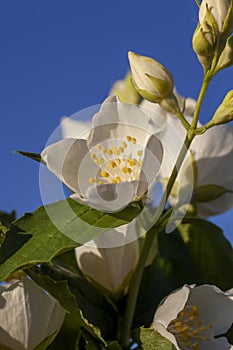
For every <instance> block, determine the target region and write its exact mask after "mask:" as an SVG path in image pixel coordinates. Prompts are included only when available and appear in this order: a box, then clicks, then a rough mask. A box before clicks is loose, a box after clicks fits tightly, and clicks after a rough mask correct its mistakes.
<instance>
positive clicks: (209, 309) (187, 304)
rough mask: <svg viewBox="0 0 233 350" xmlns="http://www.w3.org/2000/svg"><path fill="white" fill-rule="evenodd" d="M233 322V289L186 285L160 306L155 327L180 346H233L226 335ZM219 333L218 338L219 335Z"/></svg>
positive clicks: (205, 349)
mask: <svg viewBox="0 0 233 350" xmlns="http://www.w3.org/2000/svg"><path fill="white" fill-rule="evenodd" d="M232 322H233V289H231V290H230V291H228V292H225V293H224V292H222V291H221V290H220V289H219V288H217V287H216V286H211V285H202V286H197V287H196V286H194V285H191V286H190V285H185V286H183V287H182V288H180V289H178V290H177V291H175V292H173V293H172V294H170V295H169V296H168V297H166V298H165V299H164V300H163V302H162V303H161V305H160V306H159V307H158V309H157V311H156V313H155V316H154V321H153V327H154V328H155V329H156V330H157V331H158V332H159V333H160V334H161V335H162V336H164V337H165V338H167V339H169V340H170V341H171V342H172V344H174V345H175V346H176V349H177V350H230V349H233V346H231V345H230V344H229V343H228V341H227V339H226V338H225V337H219V338H218V336H221V335H223V334H224V333H226V332H227V330H228V329H229V328H230V327H231V324H232ZM216 337H217V338H216Z"/></svg>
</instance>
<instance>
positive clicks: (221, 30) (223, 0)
mask: <svg viewBox="0 0 233 350" xmlns="http://www.w3.org/2000/svg"><path fill="white" fill-rule="evenodd" d="M232 9H233V1H232V0H203V1H202V3H201V5H200V10H199V22H198V25H197V28H196V30H195V32H194V34H193V49H194V51H195V52H196V54H197V57H198V59H199V61H200V62H201V64H202V65H203V67H204V68H205V69H209V68H210V67H211V65H212V61H213V58H214V57H216V58H217V60H219V59H220V62H219V64H220V66H219V64H218V66H217V67H216V71H218V70H220V69H222V68H224V67H227V66H229V65H231V64H232V55H233V51H232V39H230V35H231V33H232V30H233V11H232Z"/></svg>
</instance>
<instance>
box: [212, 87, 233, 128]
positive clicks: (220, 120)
mask: <svg viewBox="0 0 233 350" xmlns="http://www.w3.org/2000/svg"><path fill="white" fill-rule="evenodd" d="M232 120H233V90H230V91H229V92H228V93H227V94H226V96H225V98H224V99H223V101H222V103H221V105H220V106H219V107H218V108H217V110H216V112H215V113H214V116H213V118H212V120H211V122H210V123H212V124H213V125H219V124H225V123H228V122H230V121H232Z"/></svg>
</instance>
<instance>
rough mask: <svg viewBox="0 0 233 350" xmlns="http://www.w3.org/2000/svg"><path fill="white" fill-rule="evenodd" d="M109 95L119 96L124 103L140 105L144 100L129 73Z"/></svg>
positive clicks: (116, 83) (117, 82) (117, 83)
mask: <svg viewBox="0 0 233 350" xmlns="http://www.w3.org/2000/svg"><path fill="white" fill-rule="evenodd" d="M109 95H117V96H118V97H119V99H120V100H121V101H122V102H126V103H133V104H139V103H140V102H141V100H142V97H141V95H140V94H139V93H138V92H137V90H136V89H135V87H134V84H133V83H132V74H131V72H129V73H128V74H127V75H126V76H125V78H124V79H122V80H118V81H116V82H115V84H114V85H113V87H112V89H111V91H110V93H109Z"/></svg>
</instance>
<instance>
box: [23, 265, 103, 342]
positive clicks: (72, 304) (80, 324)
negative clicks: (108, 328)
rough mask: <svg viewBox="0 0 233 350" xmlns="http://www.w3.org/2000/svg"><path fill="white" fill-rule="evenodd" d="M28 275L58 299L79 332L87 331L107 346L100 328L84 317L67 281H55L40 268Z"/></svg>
mask: <svg viewBox="0 0 233 350" xmlns="http://www.w3.org/2000/svg"><path fill="white" fill-rule="evenodd" d="M35 271H36V272H35ZM28 274H29V276H30V277H31V278H32V279H33V280H34V281H35V282H36V283H37V284H38V285H39V286H41V287H42V288H44V289H45V290H47V291H48V292H49V293H50V294H51V295H52V296H53V297H54V298H56V299H57V300H58V301H59V303H60V305H61V306H62V307H63V309H64V310H65V311H66V312H67V313H69V314H70V316H71V317H72V319H73V324H74V325H75V326H76V327H77V332H78V331H79V330H80V329H85V331H86V332H87V333H88V334H90V336H92V337H93V338H94V339H96V341H97V342H98V343H100V344H102V345H106V343H105V341H104V340H103V338H102V337H101V334H100V331H99V330H98V328H96V327H94V326H93V325H92V324H90V323H89V322H88V321H87V320H86V319H85V318H84V317H83V314H82V311H81V310H80V308H79V306H78V303H77V300H76V297H75V296H74V294H73V293H71V291H70V289H69V286H68V284H67V281H54V280H53V279H52V278H50V277H49V276H47V275H45V274H40V270H39V268H34V269H33V270H32V269H30V270H29V271H28Z"/></svg>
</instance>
